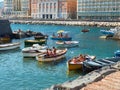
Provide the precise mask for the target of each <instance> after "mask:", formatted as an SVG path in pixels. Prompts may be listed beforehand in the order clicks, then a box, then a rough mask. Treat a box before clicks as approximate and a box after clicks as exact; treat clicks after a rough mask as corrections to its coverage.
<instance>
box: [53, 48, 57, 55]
mask: <svg viewBox="0 0 120 90" xmlns="http://www.w3.org/2000/svg"><path fill="white" fill-rule="evenodd" d="M56 50H57V49H56V48H55V47H53V55H54V56H55V55H56Z"/></svg>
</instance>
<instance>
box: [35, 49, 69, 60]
mask: <svg viewBox="0 0 120 90" xmlns="http://www.w3.org/2000/svg"><path fill="white" fill-rule="evenodd" d="M66 52H67V49H63V50H57V51H56V55H55V56H47V55H46V54H44V55H39V54H38V55H37V56H36V59H37V60H38V61H40V62H52V61H59V60H61V59H62V58H64V57H65V53H66Z"/></svg>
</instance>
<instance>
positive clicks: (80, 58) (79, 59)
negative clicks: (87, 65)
mask: <svg viewBox="0 0 120 90" xmlns="http://www.w3.org/2000/svg"><path fill="white" fill-rule="evenodd" d="M84 60H85V57H84V56H83V55H82V54H80V56H79V57H78V61H79V62H83V61H84Z"/></svg>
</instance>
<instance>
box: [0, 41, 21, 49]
mask: <svg viewBox="0 0 120 90" xmlns="http://www.w3.org/2000/svg"><path fill="white" fill-rule="evenodd" d="M19 47H20V42H17V43H7V44H0V51H1V50H10V49H15V48H19Z"/></svg>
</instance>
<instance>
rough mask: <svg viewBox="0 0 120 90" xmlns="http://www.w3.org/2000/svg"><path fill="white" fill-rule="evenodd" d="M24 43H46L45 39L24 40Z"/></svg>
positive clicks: (29, 44)
mask: <svg viewBox="0 0 120 90" xmlns="http://www.w3.org/2000/svg"><path fill="white" fill-rule="evenodd" d="M24 43H25V46H32V45H33V44H39V45H43V44H46V39H41V40H25V41H24Z"/></svg>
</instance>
